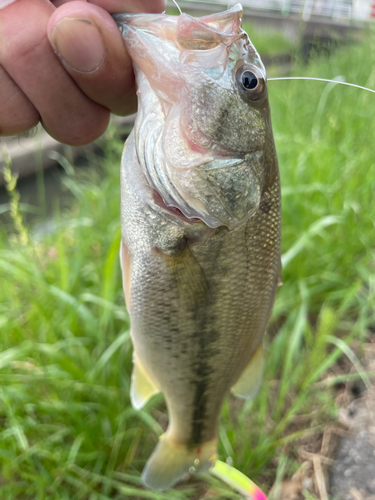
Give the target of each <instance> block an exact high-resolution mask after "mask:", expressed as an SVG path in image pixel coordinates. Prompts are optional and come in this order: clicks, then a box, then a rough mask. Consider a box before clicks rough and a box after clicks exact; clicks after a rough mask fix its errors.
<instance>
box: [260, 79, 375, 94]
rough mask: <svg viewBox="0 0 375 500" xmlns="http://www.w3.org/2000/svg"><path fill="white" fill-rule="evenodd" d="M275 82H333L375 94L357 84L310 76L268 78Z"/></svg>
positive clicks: (371, 90) (374, 91)
mask: <svg viewBox="0 0 375 500" xmlns="http://www.w3.org/2000/svg"><path fill="white" fill-rule="evenodd" d="M271 80H273V81H275V80H316V81H318V82H331V83H339V84H341V85H347V86H348V87H356V88H357V89H362V90H368V91H369V92H372V93H373V94H375V90H373V89H368V88H367V87H362V86H361V85H356V84H355V83H348V82H343V81H341V80H328V79H327V78H313V77H310V76H283V77H279V78H267V81H268V82H269V81H271Z"/></svg>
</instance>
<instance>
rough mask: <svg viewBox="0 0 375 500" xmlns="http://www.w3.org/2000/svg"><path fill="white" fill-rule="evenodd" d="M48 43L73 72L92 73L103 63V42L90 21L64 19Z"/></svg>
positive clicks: (56, 27)
mask: <svg viewBox="0 0 375 500" xmlns="http://www.w3.org/2000/svg"><path fill="white" fill-rule="evenodd" d="M0 1H1V0H0ZM50 41H51V43H52V45H53V48H54V50H55V52H56V54H57V55H58V57H59V58H60V60H61V61H62V63H63V64H64V65H65V66H67V67H68V68H70V69H73V70H75V71H79V72H81V73H93V72H94V71H96V70H98V69H99V68H100V66H101V65H102V63H103V61H104V56H105V48H104V44H103V40H102V37H101V36H100V33H99V30H98V28H97V27H96V25H95V24H94V23H93V22H92V21H91V19H84V18H82V19H79V18H71V17H65V18H64V19H62V20H61V21H59V22H58V23H57V24H56V26H55V27H54V29H53V31H52V33H51V37H50Z"/></svg>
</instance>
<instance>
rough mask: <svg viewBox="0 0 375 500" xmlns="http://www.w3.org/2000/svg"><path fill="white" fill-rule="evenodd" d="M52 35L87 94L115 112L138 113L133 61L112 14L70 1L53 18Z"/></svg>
mask: <svg viewBox="0 0 375 500" xmlns="http://www.w3.org/2000/svg"><path fill="white" fill-rule="evenodd" d="M48 36H49V39H50V41H51V44H52V45H53V47H54V50H55V52H56V54H57V55H58V56H59V58H60V60H61V62H62V64H63V65H64V67H65V69H66V70H67V71H68V72H69V73H70V75H71V76H72V77H73V78H74V80H75V81H76V83H77V84H78V85H79V87H80V88H81V89H82V90H83V92H84V93H85V94H86V95H87V96H89V97H90V99H92V100H93V101H95V102H97V103H99V104H101V105H103V106H105V107H106V108H108V109H110V110H111V111H112V112H113V113H115V114H119V115H126V114H129V113H133V112H134V111H136V97H135V81H134V73H133V68H132V62H131V59H130V57H129V55H128V53H127V52H126V49H125V46H124V43H123V40H122V36H121V33H120V31H119V29H118V27H117V25H116V23H115V22H114V20H113V19H112V17H111V16H110V14H108V12H106V11H104V10H103V9H101V8H99V7H97V6H96V5H91V4H88V3H85V2H69V3H66V4H64V5H62V6H61V7H60V8H59V9H57V10H56V11H55V13H54V14H53V15H52V16H51V19H50V21H49V24H48Z"/></svg>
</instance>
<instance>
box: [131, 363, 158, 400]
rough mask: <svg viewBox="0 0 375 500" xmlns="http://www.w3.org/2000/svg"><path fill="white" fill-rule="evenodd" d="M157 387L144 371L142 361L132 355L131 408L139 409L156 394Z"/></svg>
mask: <svg viewBox="0 0 375 500" xmlns="http://www.w3.org/2000/svg"><path fill="white" fill-rule="evenodd" d="M158 392H160V391H159V389H158V388H157V386H156V384H155V382H154V381H153V380H152V378H151V377H150V375H149V374H148V373H147V372H146V370H145V368H144V367H143V364H142V362H141V361H140V360H139V358H137V357H136V356H134V361H133V372H132V379H131V388H130V400H131V403H132V406H133V408H135V409H136V410H140V409H141V408H142V407H143V406H144V405H145V404H146V403H147V401H148V400H149V399H150V398H151V396H153V395H154V394H157V393H158Z"/></svg>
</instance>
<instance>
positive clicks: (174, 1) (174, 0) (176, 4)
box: [172, 0, 182, 14]
mask: <svg viewBox="0 0 375 500" xmlns="http://www.w3.org/2000/svg"><path fill="white" fill-rule="evenodd" d="M172 2H173V3H174V4H175V6H176V7H177V8H178V10H179V11H180V14H182V10H181V9H180V6H179V5H178V3H177V2H176V0H172Z"/></svg>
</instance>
